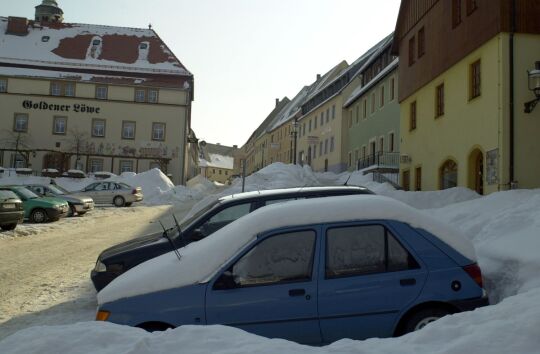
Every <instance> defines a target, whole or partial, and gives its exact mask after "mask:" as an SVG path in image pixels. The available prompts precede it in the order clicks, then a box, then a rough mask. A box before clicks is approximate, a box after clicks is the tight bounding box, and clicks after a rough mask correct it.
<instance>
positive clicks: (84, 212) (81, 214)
mask: <svg viewBox="0 0 540 354" xmlns="http://www.w3.org/2000/svg"><path fill="white" fill-rule="evenodd" d="M84 214H86V211H81V212H80V213H77V215H78V216H84Z"/></svg>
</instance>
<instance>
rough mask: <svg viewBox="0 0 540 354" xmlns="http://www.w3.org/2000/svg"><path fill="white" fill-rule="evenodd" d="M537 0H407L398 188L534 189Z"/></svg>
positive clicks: (401, 39)
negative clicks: (532, 79) (531, 74)
mask: <svg viewBox="0 0 540 354" xmlns="http://www.w3.org/2000/svg"><path fill="white" fill-rule="evenodd" d="M538 15H540V2H539V1H525V0H494V1H489V0H452V1H435V0H406V1H402V3H401V8H400V14H399V17H398V21H397V24H396V32H395V39H394V53H395V54H399V58H400V66H399V79H400V80H399V100H400V108H401V109H400V110H401V119H400V121H401V126H400V130H401V139H402V143H401V148H400V149H401V155H402V158H401V161H402V163H401V166H400V171H401V175H402V179H403V182H402V183H403V186H404V188H405V189H412V190H437V189H445V188H450V187H455V186H462V187H468V188H470V189H473V190H476V191H477V192H478V193H480V194H488V193H492V192H496V191H500V190H506V189H509V188H515V187H523V188H537V187H539V186H540V161H538V159H537V158H535V156H538V155H539V154H540V144H538V139H537V136H538V135H539V134H540V112H539V111H538V110H533V111H532V112H531V113H525V112H524V109H523V104H524V103H525V102H529V101H531V99H533V98H535V95H534V93H533V92H532V91H530V90H529V85H528V75H527V71H529V70H532V69H534V67H535V62H536V61H538V60H540V20H539V18H540V17H539V16H538Z"/></svg>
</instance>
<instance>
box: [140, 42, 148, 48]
mask: <svg viewBox="0 0 540 354" xmlns="http://www.w3.org/2000/svg"><path fill="white" fill-rule="evenodd" d="M139 49H148V43H141V44H140V45H139Z"/></svg>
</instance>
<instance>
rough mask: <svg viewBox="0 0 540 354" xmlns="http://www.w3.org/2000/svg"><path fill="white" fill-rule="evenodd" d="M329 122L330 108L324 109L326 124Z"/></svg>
mask: <svg viewBox="0 0 540 354" xmlns="http://www.w3.org/2000/svg"><path fill="white" fill-rule="evenodd" d="M329 121H330V108H327V109H326V123H328V122H329Z"/></svg>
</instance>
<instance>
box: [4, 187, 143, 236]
mask: <svg viewBox="0 0 540 354" xmlns="http://www.w3.org/2000/svg"><path fill="white" fill-rule="evenodd" d="M142 200H143V194H142V191H141V188H140V187H130V186H128V185H127V184H125V183H119V182H105V181H102V182H95V183H92V184H90V185H88V186H87V187H86V188H84V189H83V190H81V191H77V192H69V191H67V190H66V189H64V188H62V187H60V186H58V185H56V184H26V185H5V186H0V227H1V228H2V230H13V229H15V228H16V226H17V224H19V223H22V222H23V220H24V219H27V220H29V221H30V222H33V223H44V222H53V221H57V220H59V219H61V218H63V217H65V216H76V215H77V216H83V215H85V214H86V213H88V212H90V211H91V210H93V209H94V207H95V204H113V205H115V206H117V207H122V206H131V205H132V203H134V202H138V201H142Z"/></svg>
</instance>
